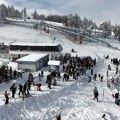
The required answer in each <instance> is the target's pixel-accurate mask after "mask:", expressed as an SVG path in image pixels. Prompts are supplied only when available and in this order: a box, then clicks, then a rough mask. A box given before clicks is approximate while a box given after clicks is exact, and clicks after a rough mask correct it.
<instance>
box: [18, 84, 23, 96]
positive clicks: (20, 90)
mask: <svg viewBox="0 0 120 120" xmlns="http://www.w3.org/2000/svg"><path fill="white" fill-rule="evenodd" d="M20 93H21V94H22V95H23V86H22V85H21V84H19V93H18V95H19V96H20Z"/></svg>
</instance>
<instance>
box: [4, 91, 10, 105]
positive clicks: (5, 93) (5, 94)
mask: <svg viewBox="0 0 120 120" xmlns="http://www.w3.org/2000/svg"><path fill="white" fill-rule="evenodd" d="M4 96H5V98H6V100H5V104H8V103H9V93H8V92H7V90H6V91H5V92H4Z"/></svg>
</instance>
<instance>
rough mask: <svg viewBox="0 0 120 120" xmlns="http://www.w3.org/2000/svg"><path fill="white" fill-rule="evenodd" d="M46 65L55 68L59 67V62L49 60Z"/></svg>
mask: <svg viewBox="0 0 120 120" xmlns="http://www.w3.org/2000/svg"><path fill="white" fill-rule="evenodd" d="M48 65H57V66H59V65H60V61H56V60H49V61H48Z"/></svg>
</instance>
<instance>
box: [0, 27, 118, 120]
mask: <svg viewBox="0 0 120 120" xmlns="http://www.w3.org/2000/svg"><path fill="white" fill-rule="evenodd" d="M0 31H2V34H0V41H3V42H8V41H9V42H10V41H11V42H12V41H14V40H16V42H23V41H24V42H25V43H27V42H28V40H29V42H31V43H36V40H37V41H38V43H41V42H46V43H48V42H51V43H52V42H53V38H54V37H56V40H55V41H54V42H55V43H60V44H61V45H62V46H63V53H65V52H66V53H71V55H72V56H76V55H78V56H91V57H92V58H96V60H97V61H96V66H94V67H93V73H97V74H99V73H100V74H103V75H104V78H103V82H101V81H100V80H99V79H98V78H97V81H94V80H92V81H91V82H90V83H88V77H87V76H84V75H83V76H81V77H79V79H77V80H73V78H72V76H70V81H67V82H63V81H62V79H63V72H62V70H61V76H62V78H61V80H60V81H57V86H53V85H52V89H48V87H47V84H46V76H47V75H48V74H49V72H48V67H45V68H43V70H44V77H43V78H41V81H39V78H38V73H39V72H40V71H37V72H32V74H33V76H34V82H35V84H37V83H39V82H40V83H42V87H41V89H42V91H37V89H36V87H35V86H31V91H30V94H31V96H30V97H28V98H25V100H24V101H23V100H22V96H21V97H19V96H18V92H19V90H18V89H17V91H16V94H15V98H11V91H10V90H9V88H10V87H11V85H12V84H13V82H16V84H17V85H19V84H22V85H23V84H24V83H25V81H26V80H27V79H28V73H23V77H22V78H21V77H18V78H16V79H14V80H11V81H10V82H9V83H7V84H6V83H4V82H3V83H1V84H0V120H56V119H55V116H56V115H58V114H59V113H60V114H61V116H62V120H103V119H101V118H102V115H103V114H106V119H107V120H120V113H119V111H120V106H117V105H116V104H115V99H114V98H113V97H112V94H114V93H115V92H116V88H115V87H114V86H111V88H108V87H107V85H106V84H107V78H106V71H107V68H108V65H109V64H110V66H111V71H109V73H108V80H109V81H110V78H112V77H117V76H116V75H115V66H114V65H113V64H112V63H111V58H118V59H120V52H119V51H117V50H114V49H111V48H108V47H106V46H104V44H102V45H101V44H100V43H99V42H98V43H96V42H95V43H94V42H90V43H89V42H86V41H84V43H83V44H81V45H80V44H76V43H74V42H72V40H69V39H68V38H67V37H65V36H64V35H63V34H61V33H60V32H58V31H56V30H53V29H50V32H49V34H48V33H46V32H45V31H42V34H40V31H36V30H34V29H30V28H27V27H20V26H15V25H14V26H12V25H3V26H2V25H1V26H0ZM18 31H19V32H18ZM103 40H104V41H106V42H108V43H111V45H113V46H115V47H117V46H118V44H119V43H118V41H114V40H113V39H103ZM76 42H77V41H76ZM113 42H114V44H113ZM116 45H117V46H116ZM71 46H72V48H74V50H75V51H76V52H74V53H73V52H71ZM118 47H119V48H120V45H119V46H118ZM0 55H1V54H0ZM104 55H105V56H106V55H109V59H104V61H103V56H104ZM31 59H32V58H31ZM0 61H4V62H5V59H3V60H1V59H0ZM8 61H9V60H8ZM6 62H7V60H6ZM7 63H9V66H11V67H12V68H13V70H14V69H16V68H17V64H16V63H15V62H14V64H13V62H7ZM60 68H61V69H62V65H61V67H60ZM119 69H120V66H119ZM41 70H42V69H41ZM86 73H87V75H89V73H90V71H89V70H88V71H87V72H86ZM95 86H96V87H97V89H98V91H99V96H98V99H99V102H97V101H96V100H95V101H94V100H93V89H94V87H95ZM5 90H8V91H9V93H10V95H9V96H10V100H9V104H8V105H4V103H5V101H4V99H5V97H4V94H3V93H4V91H5ZM103 92H104V94H103Z"/></svg>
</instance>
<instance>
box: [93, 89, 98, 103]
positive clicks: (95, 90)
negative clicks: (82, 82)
mask: <svg viewBox="0 0 120 120" xmlns="http://www.w3.org/2000/svg"><path fill="white" fill-rule="evenodd" d="M93 94H94V100H95V99H97V102H98V95H99V93H98V90H97V87H95V88H94V91H93Z"/></svg>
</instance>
